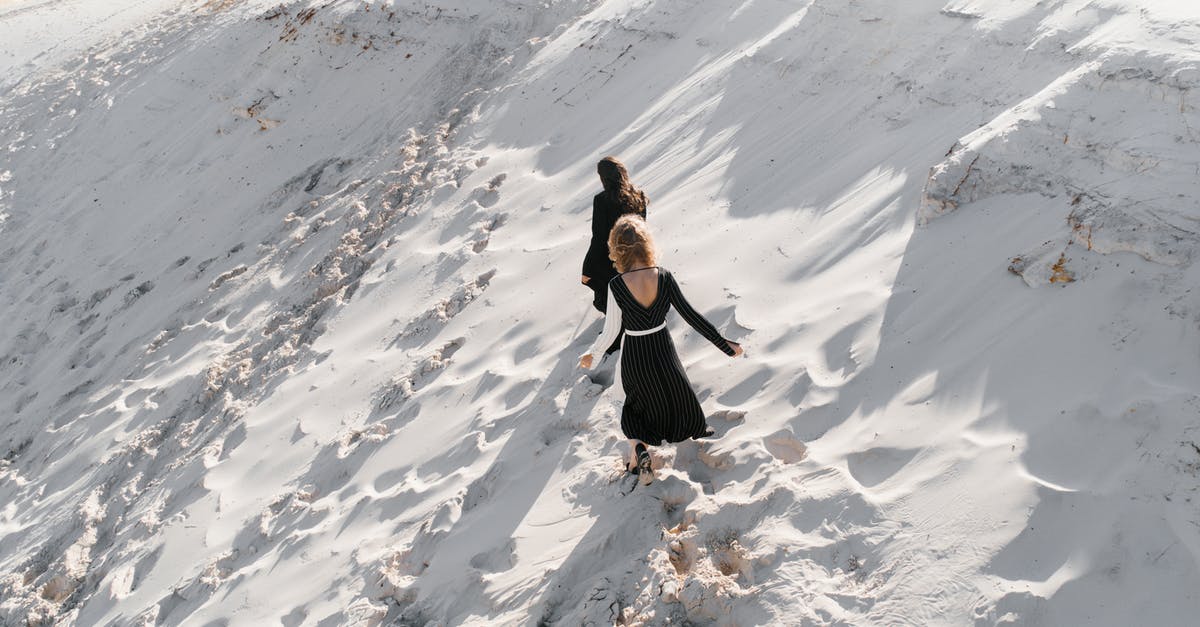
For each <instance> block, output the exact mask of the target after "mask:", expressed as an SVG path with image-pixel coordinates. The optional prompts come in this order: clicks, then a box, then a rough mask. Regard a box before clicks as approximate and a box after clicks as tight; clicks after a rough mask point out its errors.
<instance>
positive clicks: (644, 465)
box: [633, 443, 654, 485]
mask: <svg viewBox="0 0 1200 627" xmlns="http://www.w3.org/2000/svg"><path fill="white" fill-rule="evenodd" d="M633 450H634V451H636V452H637V458H638V481H640V482H641V484H642V485H650V483H651V482H653V481H654V467H653V466H651V465H650V451H647V450H646V445H644V444H641V443H639V444H638V445H637V446H636V447H635V448H634V449H633Z"/></svg>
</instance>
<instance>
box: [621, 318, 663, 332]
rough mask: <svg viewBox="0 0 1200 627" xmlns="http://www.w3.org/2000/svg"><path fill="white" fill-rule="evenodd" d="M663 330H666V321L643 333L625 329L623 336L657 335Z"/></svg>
mask: <svg viewBox="0 0 1200 627" xmlns="http://www.w3.org/2000/svg"><path fill="white" fill-rule="evenodd" d="M665 328H667V323H666V321H663V323H662V324H660V325H658V326H656V327H654V328H653V329H646V330H645V331H634V330H633V329H625V335H633V336H638V335H650V334H651V333H658V332H659V331H662V330H663V329H665Z"/></svg>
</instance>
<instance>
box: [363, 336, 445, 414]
mask: <svg viewBox="0 0 1200 627" xmlns="http://www.w3.org/2000/svg"><path fill="white" fill-rule="evenodd" d="M465 343H466V339H465V338H458V339H454V340H450V341H449V342H447V343H446V344H445V345H443V346H442V347H441V348H439V349H437V350H435V351H433V352H432V353H430V354H429V355H427V356H426V357H425V358H424V359H422V360H420V361H418V362H417V363H415V364H413V365H412V367H411V368H410V369H409V371H408V373H407V374H404V375H401V376H399V377H397V378H395V379H393V380H392V381H391V383H389V384H388V385H387V386H385V388H384V390H383V391H382V392H381V393H380V394H379V396H378V400H376V401H375V410H376V411H379V412H386V411H388V410H390V409H392V408H394V407H398V406H400V405H401V404H402V403H403V402H404V401H407V400H408V399H410V398H412V397H413V395H414V394H416V393H417V391H418V390H420V389H421V388H423V387H425V386H426V385H428V384H429V382H430V381H432V380H433V379H436V378H437V377H438V376H440V375H441V373H442V371H443V370H445V368H446V366H448V365H450V362H451V357H453V356H454V353H456V352H458V349H460V348H462V347H463V344H465Z"/></svg>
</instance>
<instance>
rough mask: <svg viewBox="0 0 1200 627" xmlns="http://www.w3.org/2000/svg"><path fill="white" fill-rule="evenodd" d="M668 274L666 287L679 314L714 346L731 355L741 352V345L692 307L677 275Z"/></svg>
mask: <svg viewBox="0 0 1200 627" xmlns="http://www.w3.org/2000/svg"><path fill="white" fill-rule="evenodd" d="M666 274H667V276H666V281H664V287H665V288H666V290H667V298H669V299H671V304H672V305H674V306H675V309H676V310H677V311H679V315H680V316H683V319H684V320H686V321H687V323H688V324H690V325H692V328H693V329H695V330H696V331H697V332H698V333H700V335H703V336H704V339H706V340H708V341H710V342H712V343H713V345H714V346H716V347H717V348H719V349H721V352H723V353H725V354H726V355H729V356H730V357H734V356H736V355H738V354H739V353H740V352H741V351H740V350H738V348H740V346H738V345H737V343H735V342H730V341H729V340H727V339H725V338H724V337H721V334H720V333H719V332H717V328H716V327H714V326H713V325H712V323H711V322H709V321H708V319H707V318H705V317H704V316H702V315H700V312H698V311H696V309H695V308H694V307H692V305H691V303H689V302H688V301H687V299H686V298H684V297H683V292H682V291H680V289H679V284H678V283H676V282H675V277H674V276H672V275H671V273H670V272H667V273H666ZM735 346H738V348H734V347H735Z"/></svg>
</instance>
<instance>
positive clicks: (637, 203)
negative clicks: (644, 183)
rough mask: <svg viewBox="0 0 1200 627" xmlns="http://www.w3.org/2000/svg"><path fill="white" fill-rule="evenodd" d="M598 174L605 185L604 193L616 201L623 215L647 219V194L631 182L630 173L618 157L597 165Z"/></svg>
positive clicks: (603, 160)
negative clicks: (633, 214) (635, 215)
mask: <svg viewBox="0 0 1200 627" xmlns="http://www.w3.org/2000/svg"><path fill="white" fill-rule="evenodd" d="M596 173H597V174H599V175H600V183H602V184H603V185H604V193H606V194H608V196H609V197H610V198H611V199H613V200H615V201H616V203H617V205H619V206H620V207H621V209H623V211H622V213H636V214H638V215H640V216H643V217H645V215H646V202H647V200H646V194H645V192H643V191H642V190H640V189H638V188H636V187H634V186H633V183H630V182H629V172H627V171H626V170H625V165H624V164H623V163H621V162H620V160H618V159H617V158H616V157H605V158H603V159H601V160H600V163H597V164H596Z"/></svg>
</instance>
